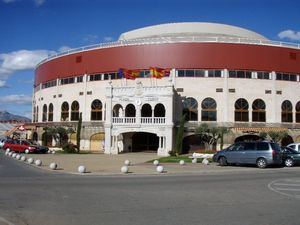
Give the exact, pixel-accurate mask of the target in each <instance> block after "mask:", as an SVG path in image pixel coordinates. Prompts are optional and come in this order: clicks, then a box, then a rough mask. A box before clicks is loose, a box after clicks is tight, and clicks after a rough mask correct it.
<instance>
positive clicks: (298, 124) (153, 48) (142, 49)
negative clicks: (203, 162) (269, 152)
mask: <svg viewBox="0 0 300 225" xmlns="http://www.w3.org/2000/svg"><path fill="white" fill-rule="evenodd" d="M153 67H154V68H160V69H161V70H163V71H169V73H166V74H164V75H163V77H158V78H155V77H153V76H151V73H150V68H153ZM120 69H124V70H126V71H127V72H128V71H130V72H132V71H134V72H135V77H133V78H132V77H126V76H125V77H124V74H120V72H118V71H120ZM136 71H138V74H137V73H136ZM299 74H300V46H299V45H297V44H292V43H282V42H277V41H272V40H269V39H267V38H265V37H264V36H262V35H260V34H257V33H255V32H253V31H250V30H247V29H243V28H239V27H235V26H229V25H224V24H215V23H198V22H190V23H170V24H161V25H156V26H150V27H145V28H141V29H137V30H133V31H129V32H126V33H123V34H121V35H120V37H119V40H118V41H116V42H111V43H102V44H98V45H93V46H86V47H81V48H77V49H72V50H69V51H68V52H64V53H60V54H57V55H53V56H51V57H49V58H47V59H45V60H43V61H42V62H40V63H39V64H38V65H37V67H36V70H35V81H34V96H33V124H34V127H35V128H34V129H33V139H35V140H38V141H42V140H44V142H47V143H48V145H55V143H54V142H55V141H54V140H52V139H51V138H49V137H47V135H45V134H44V129H43V128H44V127H49V126H50V127H51V126H64V127H73V128H74V129H75V128H76V125H77V122H78V120H79V117H80V114H81V115H82V131H81V148H82V149H83V150H92V151H103V152H105V153H108V154H118V153H120V152H135V151H157V153H158V154H159V155H168V152H169V151H171V150H172V149H173V148H174V145H175V138H176V132H177V128H178V124H179V120H180V117H181V115H182V112H183V111H184V112H187V117H188V121H187V122H186V124H185V134H184V136H185V137H184V140H183V142H184V148H185V150H184V151H186V152H188V151H193V150H195V149H197V148H199V146H200V145H201V143H200V142H201V140H198V138H197V136H196V135H195V129H196V127H197V126H199V125H200V124H201V123H204V122H205V123H211V124H214V125H215V126H226V127H229V128H230V129H231V133H230V135H228V136H227V137H226V139H225V142H226V143H227V144H230V143H232V142H234V141H236V140H245V139H247V138H255V136H258V135H259V133H260V132H268V131H287V132H288V134H289V136H288V137H287V138H285V139H284V140H283V143H282V144H283V145H285V144H287V143H290V142H294V141H300V89H299V84H300V83H299V82H300V77H299ZM159 78H160V79H159ZM66 139H67V141H70V142H73V143H76V133H73V134H70V135H69V136H68V137H66Z"/></svg>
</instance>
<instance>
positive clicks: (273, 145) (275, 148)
mask: <svg viewBox="0 0 300 225" xmlns="http://www.w3.org/2000/svg"><path fill="white" fill-rule="evenodd" d="M270 144H271V147H272V149H274V150H275V151H277V152H280V147H279V145H278V144H277V143H270Z"/></svg>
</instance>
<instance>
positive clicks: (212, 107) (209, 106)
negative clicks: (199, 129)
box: [201, 98, 217, 121]
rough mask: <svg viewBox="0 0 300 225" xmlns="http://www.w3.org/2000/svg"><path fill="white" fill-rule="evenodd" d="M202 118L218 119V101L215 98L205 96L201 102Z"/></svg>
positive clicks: (207, 119) (204, 119)
mask: <svg viewBox="0 0 300 225" xmlns="http://www.w3.org/2000/svg"><path fill="white" fill-rule="evenodd" d="M201 107H202V111H201V120H202V121H217V103H216V101H215V100H214V99H213V98H205V99H204V100H203V101H202V103H201Z"/></svg>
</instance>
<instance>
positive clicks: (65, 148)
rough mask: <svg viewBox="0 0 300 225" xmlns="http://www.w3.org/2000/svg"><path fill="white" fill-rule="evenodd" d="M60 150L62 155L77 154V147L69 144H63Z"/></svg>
mask: <svg viewBox="0 0 300 225" xmlns="http://www.w3.org/2000/svg"><path fill="white" fill-rule="evenodd" d="M62 150H63V152H64V153H79V151H78V146H77V145H74V144H73V143H71V142H69V143H66V144H64V145H63V147H62Z"/></svg>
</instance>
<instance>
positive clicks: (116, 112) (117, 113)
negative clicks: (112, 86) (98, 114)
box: [113, 104, 124, 117]
mask: <svg viewBox="0 0 300 225" xmlns="http://www.w3.org/2000/svg"><path fill="white" fill-rule="evenodd" d="M113 117H124V111H123V106H121V105H120V104H116V105H115V106H114V108H113Z"/></svg>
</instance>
